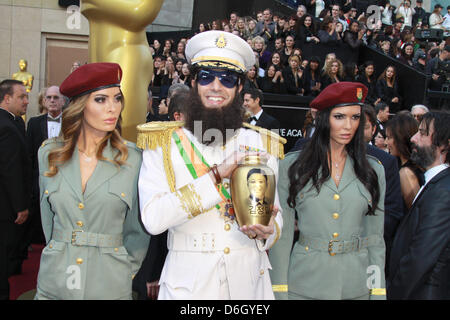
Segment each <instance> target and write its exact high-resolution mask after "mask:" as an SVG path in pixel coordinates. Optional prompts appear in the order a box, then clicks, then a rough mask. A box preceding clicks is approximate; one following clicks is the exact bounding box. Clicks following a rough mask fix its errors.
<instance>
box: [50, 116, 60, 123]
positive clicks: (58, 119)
mask: <svg viewBox="0 0 450 320" xmlns="http://www.w3.org/2000/svg"><path fill="white" fill-rule="evenodd" d="M47 121H53V122H58V123H60V122H61V117H58V118H56V119H55V118H52V117H47Z"/></svg>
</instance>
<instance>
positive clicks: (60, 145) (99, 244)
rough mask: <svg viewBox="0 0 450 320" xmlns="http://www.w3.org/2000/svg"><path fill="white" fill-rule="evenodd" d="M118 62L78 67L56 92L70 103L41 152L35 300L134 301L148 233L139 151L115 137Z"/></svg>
mask: <svg viewBox="0 0 450 320" xmlns="http://www.w3.org/2000/svg"><path fill="white" fill-rule="evenodd" d="M121 77H122V70H121V68H120V66H119V65H118V64H115V63H92V64H87V65H84V66H82V67H80V68H78V69H76V70H75V71H74V72H73V73H71V74H70V75H69V77H68V78H67V79H66V80H64V82H63V83H62V85H61V87H60V90H61V93H62V94H64V95H65V96H67V97H69V98H71V102H70V104H69V106H68V107H67V109H66V110H65V111H64V113H63V116H62V126H61V135H60V137H58V138H55V139H52V140H47V141H46V142H44V145H43V146H42V147H41V148H40V149H39V153H38V158H39V175H40V176H39V180H40V194H41V214H42V226H43V230H44V234H45V238H46V242H47V246H46V247H45V248H44V250H43V252H42V257H41V264H40V269H39V275H38V283H37V294H36V299H131V283H132V277H133V276H134V274H135V273H137V271H138V269H139V267H140V265H141V262H142V260H143V258H144V256H145V254H146V251H147V247H148V243H149V236H148V235H147V234H146V233H145V231H144V229H143V228H142V227H141V224H140V221H139V205H138V196H137V179H138V174H139V168H140V165H141V161H142V156H141V152H140V151H139V149H137V148H136V147H135V146H134V145H133V144H131V143H129V142H127V141H125V140H123V139H122V137H121V136H120V133H119V128H120V114H121V112H122V109H123V101H122V93H121V91H120V87H119V86H120V80H121Z"/></svg>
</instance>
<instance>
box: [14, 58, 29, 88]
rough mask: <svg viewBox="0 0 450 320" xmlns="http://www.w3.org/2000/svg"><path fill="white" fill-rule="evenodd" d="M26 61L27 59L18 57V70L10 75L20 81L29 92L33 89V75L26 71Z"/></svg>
mask: <svg viewBox="0 0 450 320" xmlns="http://www.w3.org/2000/svg"><path fill="white" fill-rule="evenodd" d="M27 66H28V62H27V60H24V59H20V60H19V69H20V71H19V72H16V73H14V74H13V75H12V78H13V79H14V80H19V81H22V83H23V85H24V86H25V88H26V90H27V92H31V89H33V79H34V77H33V75H32V74H31V73H29V72H28V71H27Z"/></svg>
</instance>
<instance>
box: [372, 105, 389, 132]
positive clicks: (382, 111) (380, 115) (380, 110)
mask: <svg viewBox="0 0 450 320" xmlns="http://www.w3.org/2000/svg"><path fill="white" fill-rule="evenodd" d="M375 113H376V115H377V127H378V130H379V131H381V130H383V131H384V124H385V123H386V121H388V120H389V106H388V105H387V104H386V103H384V102H378V103H377V104H376V105H375Z"/></svg>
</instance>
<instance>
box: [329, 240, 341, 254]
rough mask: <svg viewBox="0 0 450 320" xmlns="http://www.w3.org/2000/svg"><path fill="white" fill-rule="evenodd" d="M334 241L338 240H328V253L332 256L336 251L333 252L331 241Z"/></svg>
mask: <svg viewBox="0 0 450 320" xmlns="http://www.w3.org/2000/svg"><path fill="white" fill-rule="evenodd" d="M334 242H339V240H330V241H329V242H328V254H329V255H330V256H332V257H333V256H335V255H336V253H335V252H333V243H334Z"/></svg>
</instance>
